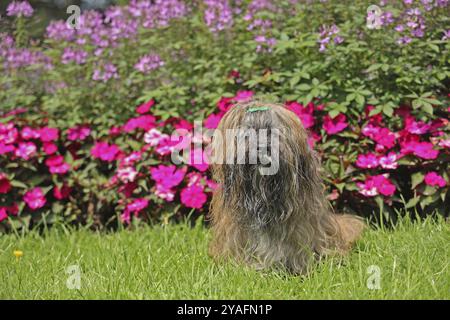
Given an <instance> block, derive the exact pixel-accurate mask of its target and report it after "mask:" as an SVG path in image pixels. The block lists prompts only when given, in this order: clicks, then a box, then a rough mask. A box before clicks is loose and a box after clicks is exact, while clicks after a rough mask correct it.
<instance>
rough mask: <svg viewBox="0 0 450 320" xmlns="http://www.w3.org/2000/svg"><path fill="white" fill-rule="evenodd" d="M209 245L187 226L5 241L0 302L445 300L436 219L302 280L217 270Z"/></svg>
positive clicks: (384, 236) (0, 252)
mask: <svg viewBox="0 0 450 320" xmlns="http://www.w3.org/2000/svg"><path fill="white" fill-rule="evenodd" d="M209 238H210V233H209V231H208V230H207V229H206V228H204V227H202V226H196V227H194V228H189V227H187V226H186V225H169V226H159V227H144V228H139V229H137V230H134V231H127V230H122V231H119V232H116V233H111V234H100V233H94V232H91V231H87V230H77V231H73V230H72V231H68V230H67V229H65V228H54V229H53V230H52V231H49V232H48V233H46V234H45V235H44V236H40V235H38V234H36V233H34V232H30V233H28V234H26V235H20V236H19V235H3V236H0V266H1V272H0V284H1V285H0V299H449V298H450V283H449V281H450V269H449V252H450V251H449V246H450V224H449V223H448V222H445V221H444V220H443V219H439V221H432V220H430V219H427V220H425V221H422V222H415V223H413V222H411V221H409V220H403V221H401V222H400V223H399V224H398V225H397V226H396V227H395V229H394V230H386V229H374V228H371V229H370V230H368V231H367V232H366V233H365V235H364V237H363V239H362V240H361V241H360V242H359V243H358V244H357V246H356V248H355V250H354V251H353V252H352V254H351V255H350V256H349V257H348V258H346V259H345V261H344V262H343V263H338V261H336V260H332V259H328V260H325V261H324V262H322V263H320V264H319V265H318V266H317V268H316V269H315V271H314V272H313V273H312V274H310V275H309V276H307V277H295V276H289V275H286V274H282V273H279V272H278V273H276V272H266V273H261V272H256V271H253V270H250V269H248V268H245V267H238V266H235V265H232V264H222V265H216V264H214V263H213V262H212V261H211V259H210V258H209V257H208V255H207V253H206V252H207V245H208V241H209ZM14 250H22V251H23V256H22V257H21V258H19V259H17V258H16V257H15V256H14V255H13V251H14ZM71 265H78V266H79V267H80V270H81V289H80V290H76V289H75V290H70V289H68V288H67V286H66V281H67V279H68V277H69V274H68V273H66V272H67V268H68V267H69V266H71ZM372 265H375V266H378V267H379V270H380V271H381V273H380V277H381V278H380V289H378V290H374V289H369V288H368V287H367V281H368V278H369V277H370V276H371V273H370V272H373V271H370V270H371V269H370V268H369V267H370V266H372ZM368 268H369V273H368Z"/></svg>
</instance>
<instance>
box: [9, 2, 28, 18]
mask: <svg viewBox="0 0 450 320" xmlns="http://www.w3.org/2000/svg"><path fill="white" fill-rule="evenodd" d="M6 15H8V16H10V17H31V16H32V15H33V7H31V5H30V4H29V3H28V1H13V2H11V3H10V4H9V5H8V7H7V8H6Z"/></svg>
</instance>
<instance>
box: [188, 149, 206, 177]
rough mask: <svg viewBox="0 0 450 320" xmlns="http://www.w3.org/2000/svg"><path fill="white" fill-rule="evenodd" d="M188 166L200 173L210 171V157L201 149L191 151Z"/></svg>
mask: <svg viewBox="0 0 450 320" xmlns="http://www.w3.org/2000/svg"><path fill="white" fill-rule="evenodd" d="M188 164H189V165H191V166H193V167H194V168H195V169H197V170H198V171H200V172H205V171H206V170H208V167H209V164H208V157H207V155H206V153H205V152H203V150H202V149H201V148H193V149H191V154H190V156H189V161H188Z"/></svg>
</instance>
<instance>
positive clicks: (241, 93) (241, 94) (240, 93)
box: [233, 90, 254, 102]
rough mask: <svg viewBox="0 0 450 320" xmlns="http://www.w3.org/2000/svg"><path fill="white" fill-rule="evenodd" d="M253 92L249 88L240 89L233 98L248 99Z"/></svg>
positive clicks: (236, 99)
mask: <svg viewBox="0 0 450 320" xmlns="http://www.w3.org/2000/svg"><path fill="white" fill-rule="evenodd" d="M253 95H254V93H253V91H250V90H240V91H238V92H237V93H236V95H235V96H234V98H233V100H234V101H238V102H243V101H248V100H250V99H251V98H252V97H253Z"/></svg>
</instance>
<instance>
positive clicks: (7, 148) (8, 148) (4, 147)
mask: <svg viewBox="0 0 450 320" xmlns="http://www.w3.org/2000/svg"><path fill="white" fill-rule="evenodd" d="M15 150H16V148H15V147H14V146H13V145H11V144H3V143H2V142H0V155H2V154H6V153H9V152H14V151H15Z"/></svg>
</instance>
